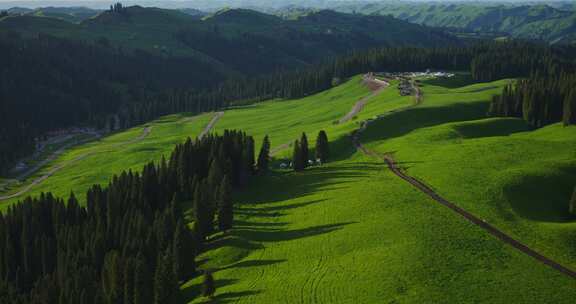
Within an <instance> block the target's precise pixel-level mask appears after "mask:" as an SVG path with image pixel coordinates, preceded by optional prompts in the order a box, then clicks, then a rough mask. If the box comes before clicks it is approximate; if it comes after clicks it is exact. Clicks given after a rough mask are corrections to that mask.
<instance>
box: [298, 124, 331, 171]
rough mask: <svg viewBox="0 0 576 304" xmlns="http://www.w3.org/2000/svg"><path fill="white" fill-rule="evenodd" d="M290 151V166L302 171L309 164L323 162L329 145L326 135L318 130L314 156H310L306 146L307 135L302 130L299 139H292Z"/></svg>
mask: <svg viewBox="0 0 576 304" xmlns="http://www.w3.org/2000/svg"><path fill="white" fill-rule="evenodd" d="M293 148H294V149H293V152H292V167H293V168H294V171H302V170H304V169H306V168H307V167H309V166H310V165H311V164H315V163H318V164H324V163H326V162H327V161H328V155H329V146H328V136H327V135H326V132H325V131H324V130H321V131H320V132H318V136H317V137H316V146H315V153H314V157H315V158H312V159H311V158H310V149H309V148H308V137H307V136H306V133H305V132H302V136H300V139H299V140H298V139H297V140H295V141H294V145H293Z"/></svg>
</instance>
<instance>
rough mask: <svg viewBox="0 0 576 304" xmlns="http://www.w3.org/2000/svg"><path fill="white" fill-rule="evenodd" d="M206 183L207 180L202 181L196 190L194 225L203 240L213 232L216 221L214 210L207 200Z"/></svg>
mask: <svg viewBox="0 0 576 304" xmlns="http://www.w3.org/2000/svg"><path fill="white" fill-rule="evenodd" d="M205 185H206V183H205V182H200V183H199V184H198V186H197V187H196V190H195V192H194V225H195V227H196V232H197V233H198V234H199V235H198V236H199V238H200V239H201V240H205V239H206V237H207V236H208V234H210V232H212V225H213V222H214V215H213V212H212V211H211V210H210V209H211V207H210V206H208V204H209V202H208V201H207V200H206V195H205Z"/></svg>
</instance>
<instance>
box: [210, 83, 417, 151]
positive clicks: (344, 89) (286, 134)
mask: <svg viewBox="0 0 576 304" xmlns="http://www.w3.org/2000/svg"><path fill="white" fill-rule="evenodd" d="M361 81H362V80H361V77H360V76H356V77H353V78H351V79H350V80H349V81H347V82H345V83H344V84H342V85H340V86H337V87H335V88H332V89H330V90H326V91H324V92H321V93H319V94H315V95H311V96H308V97H305V98H302V99H296V100H274V101H268V102H263V103H259V104H255V105H252V106H248V107H244V108H238V109H235V110H231V111H226V114H224V117H223V119H222V120H221V121H220V122H219V123H218V124H217V125H216V130H217V131H218V132H222V131H223V130H225V129H238V128H241V129H242V130H244V131H246V133H248V134H250V135H252V136H254V138H255V140H256V143H257V146H258V147H259V146H260V144H261V142H262V139H263V137H264V136H265V135H269V137H270V141H271V143H272V148H275V147H278V146H281V145H283V144H287V143H292V142H293V141H294V140H296V139H299V138H300V135H301V134H302V132H306V133H307V135H308V140H309V142H310V143H311V146H313V144H314V140H315V139H316V135H317V133H318V131H319V130H326V131H327V132H328V136H329V137H330V138H331V139H332V140H333V141H335V140H337V139H339V138H342V137H347V136H348V134H349V133H350V132H351V131H352V130H353V129H354V128H356V127H357V123H358V122H359V121H361V120H363V119H367V118H371V117H373V116H375V115H377V114H380V113H383V112H386V111H388V110H391V109H393V108H396V107H400V106H407V105H409V104H410V103H411V102H412V97H410V96H399V95H398V92H397V90H396V89H395V88H394V87H395V85H396V82H395V81H394V82H393V83H392V85H391V86H390V89H388V90H384V91H383V92H382V93H380V94H379V95H376V96H374V97H372V98H371V99H369V101H368V104H367V105H366V106H365V108H364V110H363V111H361V112H360V113H358V115H357V117H356V118H355V119H353V120H351V121H350V122H348V123H345V124H335V122H336V121H338V120H339V119H340V118H342V117H343V116H344V115H346V113H348V112H349V111H350V110H351V108H352V106H353V105H354V104H355V103H356V102H357V101H358V100H360V99H361V98H362V97H364V96H366V95H368V94H370V91H369V90H368V89H367V88H366V87H365V86H363V85H362V84H361ZM291 153H292V149H284V150H282V152H281V153H279V157H282V156H291Z"/></svg>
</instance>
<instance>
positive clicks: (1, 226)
mask: <svg viewBox="0 0 576 304" xmlns="http://www.w3.org/2000/svg"><path fill="white" fill-rule="evenodd" d="M253 143H254V142H253V139H252V137H250V136H247V135H246V134H244V133H243V132H240V131H226V132H225V133H224V134H223V135H222V136H206V137H204V138H203V139H201V140H195V141H192V140H191V139H188V140H187V141H186V142H185V143H182V144H179V145H177V146H176V147H175V149H174V150H173V152H172V153H171V155H170V157H169V158H168V159H165V158H163V159H162V160H161V161H159V162H158V163H153V162H151V163H149V164H147V165H145V166H144V168H143V169H142V171H141V172H132V171H130V170H129V171H124V172H122V173H121V174H119V175H116V176H114V177H113V178H112V179H111V180H110V182H109V183H108V185H106V186H101V185H94V186H92V187H91V188H90V189H89V190H88V191H87V193H86V205H85V207H84V206H81V205H80V203H79V200H78V199H77V198H76V196H75V195H74V194H73V193H72V194H71V195H70V196H69V198H68V199H67V200H66V201H64V200H63V199H61V198H57V197H54V196H53V195H52V194H50V193H46V194H44V193H43V194H41V195H40V196H38V197H34V198H31V197H28V198H26V199H25V200H23V201H21V202H19V203H18V204H16V205H13V206H11V207H9V208H8V210H7V211H6V212H5V213H0V302H1V303H15V304H17V303H83V304H88V303H94V304H96V303H98V304H100V303H123V304H129V303H134V304H142V303H147V304H148V303H149V304H160V303H174V302H175V301H176V299H177V297H178V294H179V286H180V282H182V281H183V280H186V279H188V278H190V277H192V276H194V275H196V274H197V271H196V264H195V257H196V255H197V254H198V253H199V252H200V251H201V250H202V244H203V242H204V241H205V240H206V238H207V237H208V236H209V235H210V234H211V233H213V232H214V231H216V230H220V231H226V230H228V229H230V228H231V227H232V223H233V212H232V211H233V202H232V197H231V193H232V189H234V188H238V187H242V186H243V185H245V184H246V183H247V182H248V180H249V178H250V176H251V175H253V174H254V173H255V172H256V169H255V163H254V147H253ZM189 202H191V208H190V209H191V210H192V212H191V215H189V216H190V217H191V218H187V216H188V215H185V214H184V209H188V207H190V206H188V205H187V204H188V203H189ZM190 221H191V222H192V223H193V224H191V225H190V226H191V228H189V225H188V224H187V223H188V222H190ZM212 292H213V291H212Z"/></svg>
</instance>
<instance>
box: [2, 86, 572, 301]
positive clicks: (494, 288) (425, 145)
mask: <svg viewBox="0 0 576 304" xmlns="http://www.w3.org/2000/svg"><path fill="white" fill-rule="evenodd" d="M422 83H423V84H422V89H423V92H424V100H423V103H422V104H420V105H418V106H416V107H411V108H409V109H405V108H406V107H408V106H410V105H411V104H412V103H413V98H412V97H410V96H406V97H401V96H399V95H398V92H397V90H396V89H395V83H392V85H391V86H390V87H389V88H388V89H386V90H384V91H383V92H382V93H381V94H380V95H378V96H376V97H374V98H373V99H371V100H370V101H369V102H368V104H367V106H366V107H365V109H364V110H363V111H362V112H360V113H359V114H358V115H357V116H358V117H357V118H356V119H355V120H352V121H349V122H347V123H344V124H341V125H336V124H334V123H333V122H334V121H335V120H337V119H338V118H340V117H342V116H343V115H345V114H346V113H347V112H348V111H349V110H350V108H351V107H352V105H353V104H354V103H355V102H356V101H357V100H358V99H360V98H361V97H363V96H365V95H367V94H369V91H368V90H367V89H366V88H364V87H363V86H362V85H361V80H360V77H354V78H352V79H351V80H349V81H348V82H346V83H344V84H342V85H341V86H338V87H335V88H333V89H331V90H328V91H326V92H323V93H320V94H316V95H313V96H309V97H306V98H303V99H300V100H288V101H282V100H275V101H269V102H264V103H260V104H257V105H253V106H249V107H244V108H238V109H232V110H228V111H226V112H225V114H224V116H223V117H222V118H221V119H220V121H219V122H218V123H217V124H216V126H215V130H216V131H217V132H222V131H223V130H224V129H242V130H244V131H246V132H247V133H248V134H250V135H253V136H255V139H256V142H257V146H259V145H260V142H261V139H262V137H263V136H264V135H266V134H268V135H269V136H270V139H271V141H272V147H276V146H279V145H282V144H285V143H289V142H291V141H293V140H294V139H296V138H298V137H299V135H300V134H301V132H302V131H305V132H307V133H308V137H309V140H310V144H311V146H313V143H314V139H315V136H316V133H317V132H318V131H319V130H320V129H324V130H326V131H327V133H328V137H329V139H330V148H331V151H332V162H330V163H329V164H327V165H325V166H322V167H314V168H310V169H308V170H306V171H305V172H301V173H293V172H288V171H283V170H274V171H273V172H272V173H271V176H267V177H256V178H255V179H254V181H253V182H252V183H251V185H250V187H248V188H247V189H245V190H244V191H242V192H240V193H237V194H236V195H235V196H236V202H237V209H236V223H235V228H234V229H233V230H231V231H230V232H229V233H227V234H225V235H222V234H217V235H215V236H214V237H213V238H212V239H211V240H210V243H209V245H208V248H207V250H206V251H205V252H204V253H202V255H201V256H200V259H199V265H200V267H201V268H203V269H213V270H215V273H214V275H215V278H216V284H217V292H216V295H215V298H214V301H213V302H218V303H230V302H238V303H573V299H574V298H575V297H576V289H574V281H573V280H572V279H569V278H568V277H566V276H564V275H563V274H561V273H559V272H557V271H556V270H553V269H551V268H549V267H548V266H545V265H543V264H540V263H539V262H536V261H535V260H533V259H532V258H530V257H528V256H526V255H524V254H522V253H520V252H518V251H517V250H515V249H513V248H511V247H509V246H508V245H505V244H503V243H501V242H500V241H499V240H497V239H495V238H493V237H492V236H490V235H488V234H486V233H485V232H484V231H483V230H481V229H480V228H478V227H476V226H474V225H472V224H470V223H469V222H466V221H464V220H463V219H462V218H461V217H459V216H457V215H455V214H454V213H452V211H450V210H448V209H447V208H445V207H443V206H441V205H439V204H438V203H436V202H434V201H432V200H431V199H429V198H428V197H427V196H425V195H424V194H422V193H420V192H418V191H417V190H415V189H414V188H412V187H411V186H410V185H408V184H407V183H405V182H403V181H402V180H401V179H399V178H397V177H396V176H394V175H393V174H391V172H389V170H387V169H386V167H385V165H384V164H383V163H382V161H381V160H378V159H372V158H369V157H366V156H364V155H362V154H360V153H357V152H356V151H355V149H354V148H353V147H352V144H351V141H350V139H349V137H348V134H349V133H350V132H351V131H352V130H354V129H356V128H357V127H358V123H357V122H358V121H361V120H365V119H368V118H373V117H374V116H376V115H378V114H383V113H387V112H389V111H392V110H398V109H403V110H398V111H395V112H394V113H391V114H389V115H387V116H386V117H384V118H382V119H379V120H377V121H376V122H373V123H372V124H370V126H369V127H368V129H367V130H366V131H365V132H364V133H363V136H362V137H361V140H362V142H364V143H365V144H367V145H368V146H369V147H370V148H372V149H374V150H377V151H378V152H382V153H384V152H393V153H394V156H395V158H396V159H397V161H398V162H399V163H400V164H402V165H403V166H404V167H406V169H407V171H408V173H410V174H412V175H415V176H417V177H419V178H421V179H423V180H424V181H425V182H427V183H428V184H430V185H431V186H432V187H433V188H434V189H435V190H436V191H438V192H439V193H440V194H442V195H444V196H446V197H447V198H449V199H450V200H453V201H454V202H456V203H458V204H459V205H460V206H462V207H464V208H466V209H467V210H469V211H471V212H473V213H474V214H477V215H479V216H480V217H482V218H484V219H485V220H486V221H488V222H490V223H492V224H494V225H496V226H497V227H499V228H501V229H503V230H505V231H506V232H507V233H510V234H512V235H513V236H515V237H517V238H518V239H519V240H521V241H523V242H525V243H527V244H529V245H531V246H533V247H534V248H535V249H536V250H538V251H542V252H543V253H545V254H546V255H548V256H549V257H551V258H554V259H557V260H558V261H560V262H562V263H564V264H566V265H568V266H571V267H572V268H576V267H575V266H576V265H575V263H574V261H575V259H574V254H575V252H576V250H575V249H576V247H574V246H573V245H572V244H574V242H573V241H571V237H572V236H571V235H573V234H574V233H573V231H576V226H575V225H576V224H575V223H574V221H573V219H571V218H569V217H567V215H566V212H565V211H564V210H565V209H563V207H562V206H563V204H565V202H567V195H568V193H569V192H570V191H571V190H572V189H573V186H574V185H573V184H571V182H572V181H573V180H575V179H574V177H576V176H575V174H576V170H575V169H576V163H575V162H574V151H575V148H576V132H574V131H575V128H573V127H570V128H564V127H562V126H560V125H552V126H549V127H546V128H543V129H540V130H536V131H530V130H528V128H527V126H526V125H525V124H524V123H523V122H522V121H520V120H516V119H507V118H491V119H486V118H485V113H486V109H487V101H488V100H489V98H490V96H491V95H492V94H495V93H497V92H499V90H501V88H502V87H503V86H504V85H505V84H506V83H507V80H502V81H496V82H492V83H484V84H473V85H464V83H463V82H459V81H450V82H449V83H448V82H442V81H423V82H422ZM211 117H212V115H211V114H204V115H201V116H199V117H197V118H195V119H193V120H190V121H185V120H184V118H183V117H182V116H180V115H174V116H169V117H165V118H162V119H160V120H157V121H154V122H152V123H150V124H148V125H147V126H152V132H151V133H150V135H149V137H147V138H145V139H144V140H142V141H141V142H138V143H134V144H129V145H121V147H118V144H121V143H125V142H126V141H130V140H131V139H133V138H136V137H138V136H139V135H140V134H141V132H142V129H143V127H139V128H134V129H132V130H129V131H127V132H123V133H119V134H116V135H114V136H111V137H108V138H105V139H103V140H102V141H101V142H99V143H91V144H88V145H83V146H80V147H77V148H75V149H73V150H72V151H70V152H68V153H66V154H65V155H63V156H62V157H61V159H59V160H58V162H65V161H67V160H70V159H74V158H75V157H77V156H78V155H82V154H83V153H86V152H90V151H95V152H97V153H95V154H94V155H93V156H91V157H88V158H86V159H84V160H81V161H78V162H77V163H75V164H73V165H71V166H69V167H66V168H65V169H63V170H62V171H60V172H59V173H57V174H55V175H54V176H53V177H51V178H49V179H48V180H47V181H46V182H45V183H43V184H41V185H40V186H38V188H37V189H35V190H34V192H35V193H37V192H38V191H42V190H43V191H47V190H51V191H55V192H56V193H57V194H59V195H63V194H66V193H67V192H68V191H69V189H70V188H72V189H74V191H76V192H79V191H83V190H85V188H86V187H87V186H88V185H90V184H92V183H94V182H100V183H101V182H105V181H106V180H107V179H108V178H109V177H110V176H111V175H112V174H113V173H117V172H118V171H120V170H121V169H125V168H127V167H131V168H138V167H140V166H142V165H143V164H144V163H145V162H146V161H149V160H153V159H158V158H159V157H160V155H162V154H163V153H167V152H168V151H170V150H171V149H172V147H173V144H174V143H176V142H179V141H182V140H183V139H184V138H185V137H186V136H190V135H191V136H194V134H198V133H199V132H200V130H201V129H202V128H203V127H204V126H205V125H206V124H207V123H208V121H209V120H210V118H211ZM113 147H117V148H113ZM290 153H291V149H285V150H283V151H281V152H280V153H279V155H278V156H277V158H283V157H286V156H288V155H290ZM3 206H4V208H5V206H7V204H4V205H3ZM181 291H182V302H193V303H200V302H210V301H207V300H205V299H201V298H197V296H198V294H199V292H200V279H199V278H196V279H192V280H190V281H188V282H185V283H184V284H183V285H182V287H181ZM194 298H196V299H195V300H192V299H194Z"/></svg>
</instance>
